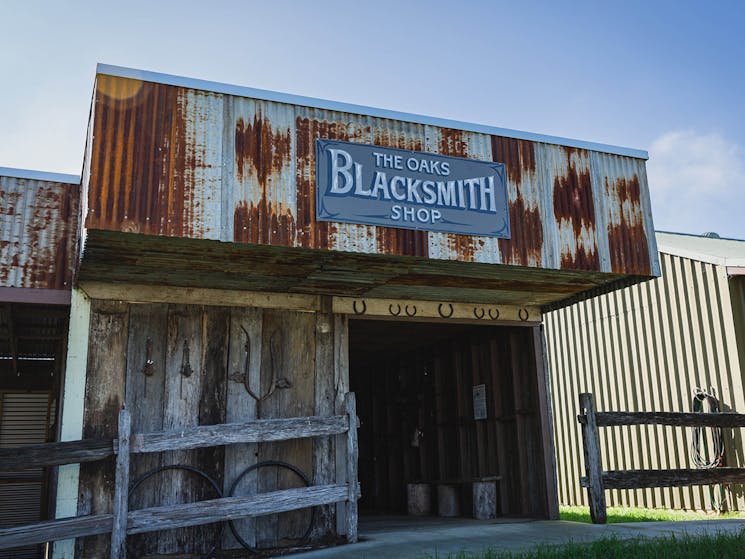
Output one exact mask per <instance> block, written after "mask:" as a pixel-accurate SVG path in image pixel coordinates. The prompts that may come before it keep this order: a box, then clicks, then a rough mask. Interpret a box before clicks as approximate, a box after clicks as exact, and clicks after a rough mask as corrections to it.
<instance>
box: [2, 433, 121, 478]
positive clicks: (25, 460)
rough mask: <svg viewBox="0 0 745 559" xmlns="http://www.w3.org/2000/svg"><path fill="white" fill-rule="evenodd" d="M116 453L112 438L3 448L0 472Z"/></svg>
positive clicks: (79, 462) (73, 461)
mask: <svg viewBox="0 0 745 559" xmlns="http://www.w3.org/2000/svg"><path fill="white" fill-rule="evenodd" d="M113 455H114V444H113V440H112V439H87V440H82V441H67V442H61V443H44V444H34V445H27V446H18V447H13V448H3V449H0V472H14V471H18V470H30V469H32V468H40V467H45V466H57V465H61V464H82V463H85V462H95V461H96V460H102V459H104V458H108V457H109V456H113Z"/></svg>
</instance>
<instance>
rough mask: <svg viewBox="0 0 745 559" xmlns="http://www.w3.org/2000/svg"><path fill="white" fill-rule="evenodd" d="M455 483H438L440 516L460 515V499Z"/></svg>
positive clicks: (438, 512)
mask: <svg viewBox="0 0 745 559" xmlns="http://www.w3.org/2000/svg"><path fill="white" fill-rule="evenodd" d="M458 494H459V491H458V488H457V487H456V486H455V485H445V484H442V483H441V484H438V485H437V514H438V516H444V517H454V516H460V499H459V498H458Z"/></svg>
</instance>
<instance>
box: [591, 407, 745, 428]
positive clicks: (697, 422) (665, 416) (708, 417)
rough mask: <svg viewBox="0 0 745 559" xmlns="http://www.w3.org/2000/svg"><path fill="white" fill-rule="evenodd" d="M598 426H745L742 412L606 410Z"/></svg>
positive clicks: (596, 415) (597, 415) (598, 413)
mask: <svg viewBox="0 0 745 559" xmlns="http://www.w3.org/2000/svg"><path fill="white" fill-rule="evenodd" d="M595 418H596V421H597V424H598V427H617V426H620V425H671V426H674V427H745V414H742V413H701V412H655V411H650V412H647V411H636V412H631V411H606V412H597V413H596V414H595Z"/></svg>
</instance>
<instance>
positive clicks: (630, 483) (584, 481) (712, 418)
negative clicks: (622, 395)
mask: <svg viewBox="0 0 745 559" xmlns="http://www.w3.org/2000/svg"><path fill="white" fill-rule="evenodd" d="M579 408H580V415H578V416H577V420H578V421H579V423H580V424H581V425H582V450H583V452H584V458H585V476H584V477H582V478H580V485H581V486H582V487H585V488H587V493H588V500H589V504H590V517H591V518H592V521H593V523H595V524H605V522H606V501H605V490H606V489H647V488H651V487H681V486H688V485H710V484H719V483H743V482H745V468H728V467H717V468H704V469H696V468H683V469H669V470H611V471H604V470H603V465H602V460H601V456H600V437H599V434H598V428H600V427H619V426H628V425H668V426H672V427H729V428H736V427H745V414H741V413H720V412H717V413H703V412H654V411H652V412H630V411H606V412H598V411H595V401H594V398H593V396H592V394H588V393H582V394H580V395H579Z"/></svg>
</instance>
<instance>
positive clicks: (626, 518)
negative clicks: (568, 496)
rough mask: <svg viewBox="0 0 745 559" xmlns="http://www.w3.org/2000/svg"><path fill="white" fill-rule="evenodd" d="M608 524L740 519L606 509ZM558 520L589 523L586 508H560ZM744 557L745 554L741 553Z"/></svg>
mask: <svg viewBox="0 0 745 559" xmlns="http://www.w3.org/2000/svg"><path fill="white" fill-rule="evenodd" d="M607 514H608V523H609V524H611V523H617V522H662V521H671V520H674V521H677V520H711V519H716V518H742V514H741V513H737V512H730V513H725V514H717V513H707V512H693V511H686V510H667V509H641V508H628V507H608V513H607ZM560 518H561V519H562V520H571V521H572V522H586V523H588V524H589V523H591V522H592V521H591V520H590V510H589V509H588V508H587V507H561V509H560ZM743 557H745V552H743Z"/></svg>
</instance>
